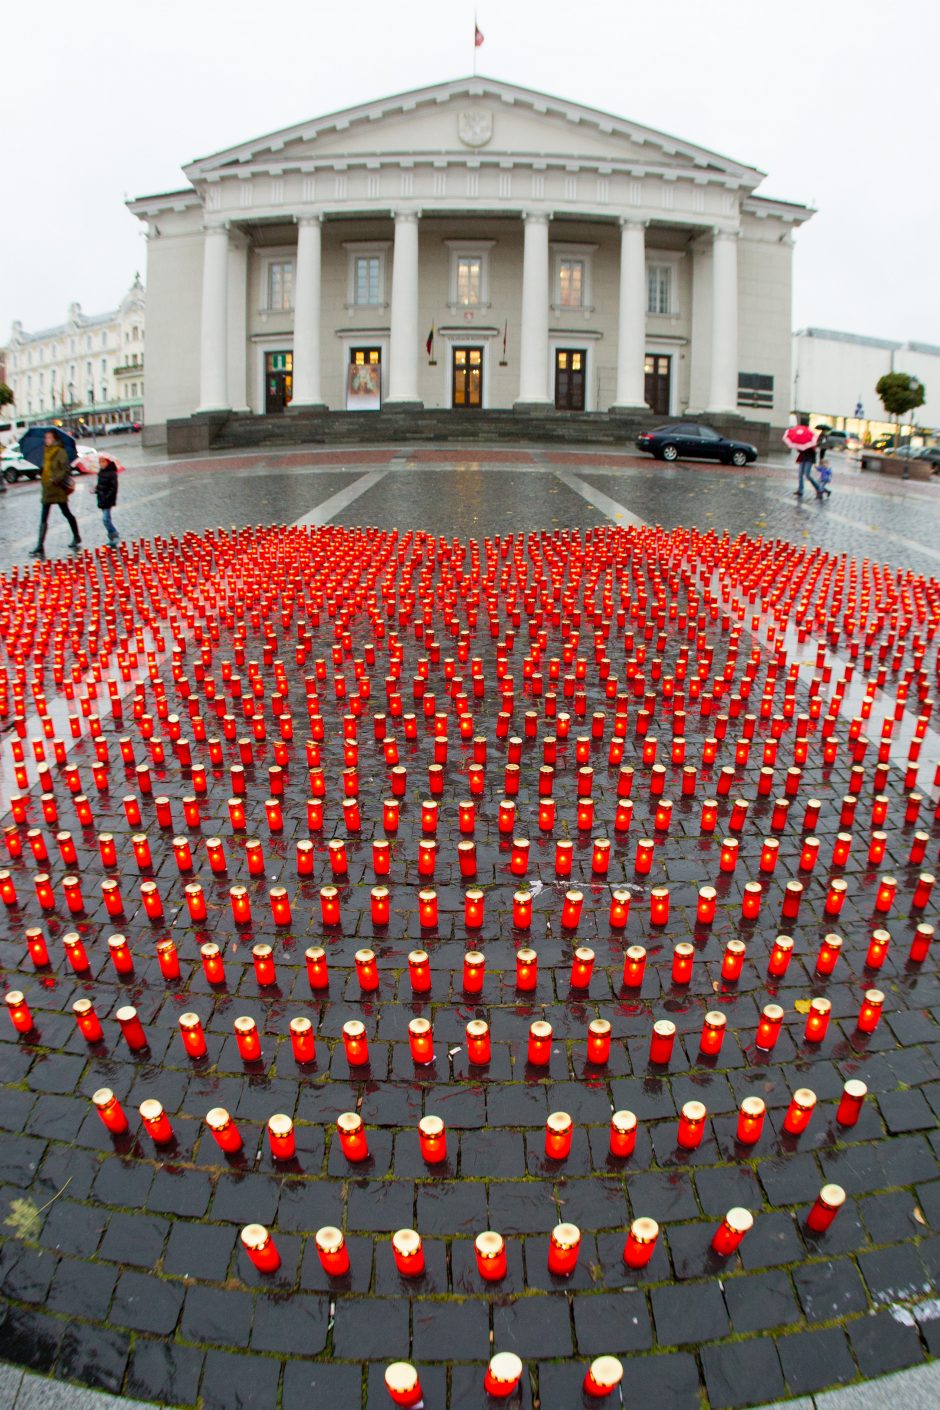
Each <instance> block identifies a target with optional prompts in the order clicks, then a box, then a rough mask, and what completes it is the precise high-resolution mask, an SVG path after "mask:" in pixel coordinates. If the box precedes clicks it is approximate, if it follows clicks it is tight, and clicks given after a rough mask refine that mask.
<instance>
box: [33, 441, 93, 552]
mask: <svg viewBox="0 0 940 1410" xmlns="http://www.w3.org/2000/svg"><path fill="white" fill-rule="evenodd" d="M40 483H41V485H42V512H41V514H40V516H39V542H38V543H37V544H36V547H35V548H33V549H30V557H31V558H45V556H46V553H45V543H46V526H47V524H48V523H49V510H50V509H51V508H52V506H53V505H54V504H57V505H58V506H59V508H60V510H61V511H62V516H63V518H64V519H65V521H66V523H67V524H68V526H69V528H70V529H71V530H72V542H71V543H70V544H69V548H81V545H82V536H81V534H80V533H79V532H78V523H77V521H76V519H75V515H74V514H73V513H72V511H71V509H69V495H70V494H71V493H72V490H73V489H74V488H75V486H74V484H73V483H72V467H71V465H70V464H69V458H68V456H67V455H66V453H65V447H64V445H63V444H62V442H61V440H60V439H59V437H58V435H57V434H56V432H55V431H47V432H46V434H45V436H44V437H43V455H42V476H41V480H40Z"/></svg>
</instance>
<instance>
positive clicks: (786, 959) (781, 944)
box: [767, 935, 793, 979]
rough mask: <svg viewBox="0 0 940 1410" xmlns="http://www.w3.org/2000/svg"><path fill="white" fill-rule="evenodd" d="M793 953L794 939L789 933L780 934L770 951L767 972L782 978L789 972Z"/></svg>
mask: <svg viewBox="0 0 940 1410" xmlns="http://www.w3.org/2000/svg"><path fill="white" fill-rule="evenodd" d="M792 955H793V940H792V938H791V937H790V936H789V935H778V936H777V938H776V940H775V941H774V943H773V948H772V949H771V952H770V959H769V960H768V962H767V973H768V974H770V975H772V976H773V977H774V978H775V979H780V978H781V977H782V976H783V975H784V974H786V972H787V966H788V965H789V963H790V959H791V957H792Z"/></svg>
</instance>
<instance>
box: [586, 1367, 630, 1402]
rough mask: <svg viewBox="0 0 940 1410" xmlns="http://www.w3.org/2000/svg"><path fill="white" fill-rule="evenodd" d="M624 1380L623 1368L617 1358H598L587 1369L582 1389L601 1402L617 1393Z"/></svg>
mask: <svg viewBox="0 0 940 1410" xmlns="http://www.w3.org/2000/svg"><path fill="white" fill-rule="evenodd" d="M622 1379H623V1366H622V1365H621V1363H620V1362H619V1361H618V1360H617V1358H616V1356H597V1357H595V1359H594V1360H593V1361H592V1362H591V1364H590V1366H589V1367H588V1369H587V1372H586V1374H585V1377H584V1382H583V1385H582V1389H583V1391H584V1394H585V1395H588V1396H593V1397H595V1398H596V1399H599V1400H600V1399H603V1398H604V1396H607V1395H610V1394H611V1393H612V1392H613V1391H615V1390H616V1389H617V1387H618V1386H619V1384H620V1382H621V1381H622Z"/></svg>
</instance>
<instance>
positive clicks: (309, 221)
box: [294, 211, 323, 226]
mask: <svg viewBox="0 0 940 1410" xmlns="http://www.w3.org/2000/svg"><path fill="white" fill-rule="evenodd" d="M294 224H295V225H298V226H302V225H322V224H323V216H322V215H321V214H320V212H319V211H316V212H312V211H304V212H302V213H301V214H300V215H295V216H294Z"/></svg>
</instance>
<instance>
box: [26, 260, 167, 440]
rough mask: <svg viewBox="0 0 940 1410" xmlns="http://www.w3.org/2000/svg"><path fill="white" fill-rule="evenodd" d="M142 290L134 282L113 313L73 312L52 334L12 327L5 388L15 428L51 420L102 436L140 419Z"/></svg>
mask: <svg viewBox="0 0 940 1410" xmlns="http://www.w3.org/2000/svg"><path fill="white" fill-rule="evenodd" d="M145 303H146V300H145V294H144V286H143V284H142V283H141V281H140V276H139V275H135V277H134V282H133V283H132V284H131V286H130V288H129V289H128V291H127V293H126V294H125V295H124V297H123V298H122V300H121V302H120V304H119V305H118V307H117V308H116V309H111V310H110V311H109V312H108V313H92V314H89V313H83V312H82V306H81V304H78V303H74V304H70V305H69V311H68V317H67V318H66V320H65V322H64V323H60V324H58V325H57V326H56V327H55V328H44V329H42V330H41V331H39V332H36V333H29V332H27V331H26V329H25V328H24V327H23V325H22V323H19V322H17V323H14V324H13V329H12V332H11V334H10V340H9V342H8V343H7V346H6V366H7V380H8V381H9V384H10V387H11V388H12V391H13V395H14V397H15V398H16V400H15V403H14V409H15V413H16V418H17V421H26V422H30V421H34V422H35V421H42V420H49V419H51V418H57V419H60V420H67V421H69V422H70V423H77V422H79V421H81V422H82V423H83V424H84V425H85V426H86V427H88V428H89V429H90V428H91V427H92V426H94V427H97V428H99V429H103V428H104V427H105V426H107V425H110V424H112V423H114V422H118V421H136V420H139V419H140V418H141V416H142V414H143V403H144V394H145V384H144V331H145V326H146V317H145V314H146V308H145Z"/></svg>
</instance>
